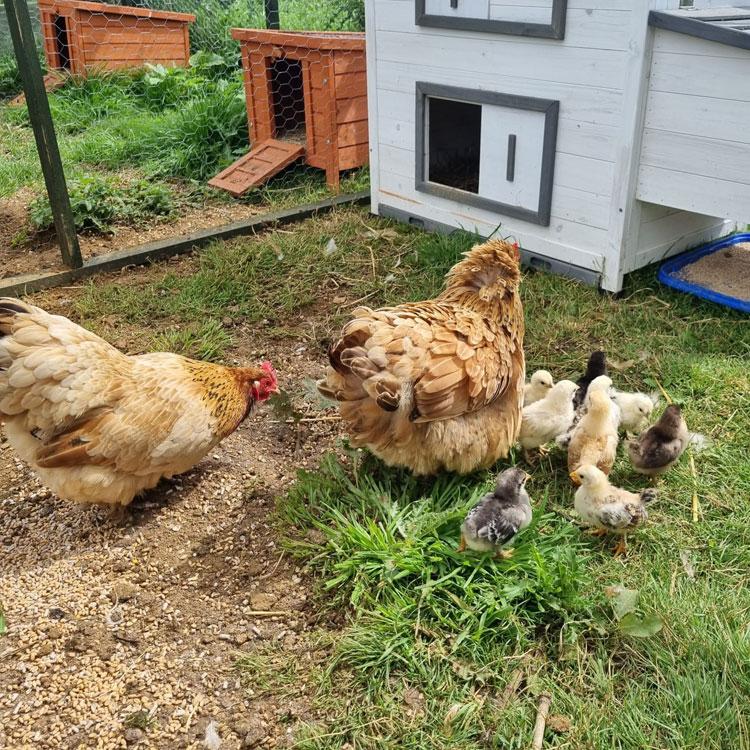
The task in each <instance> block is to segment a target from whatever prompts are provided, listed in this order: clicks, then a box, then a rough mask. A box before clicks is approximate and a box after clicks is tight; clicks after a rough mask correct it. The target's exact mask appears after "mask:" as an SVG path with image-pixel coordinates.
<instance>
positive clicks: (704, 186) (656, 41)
mask: <svg viewBox="0 0 750 750" xmlns="http://www.w3.org/2000/svg"><path fill="white" fill-rule="evenodd" d="M743 1H744V0H743ZM679 2H680V0H414V2H412V1H411V0H367V58H368V59H367V72H368V98H369V119H370V152H371V153H370V164H371V170H372V171H371V184H372V205H373V210H374V211H375V212H376V213H378V214H381V215H385V216H392V217H395V218H398V219H401V220H404V221H409V222H411V223H416V224H419V225H423V226H425V227H426V228H430V229H440V230H445V229H451V230H452V229H454V228H458V227H463V228H465V229H469V230H476V231H478V232H479V233H480V234H482V235H486V236H488V235H490V234H492V233H493V232H494V231H495V230H496V229H497V228H498V225H501V226H500V230H499V231H500V233H502V234H503V235H513V236H514V237H516V238H517V239H518V241H519V242H520V243H521V246H522V248H523V250H524V256H525V257H524V260H525V261H526V262H527V263H529V264H531V265H537V266H541V267H544V268H547V269H549V270H553V271H557V272H560V273H565V274H567V275H573V276H575V277H578V278H581V279H583V280H585V281H588V282H589V283H594V284H598V285H600V286H601V287H602V288H603V289H606V290H609V291H619V290H620V289H621V288H622V281H623V276H624V274H626V273H628V272H630V271H633V270H635V269H637V268H640V267H642V266H644V265H647V264H648V263H652V262H654V261H656V260H659V259H661V258H665V257H667V256H669V255H673V254H675V253H677V252H680V251H682V250H684V249H686V248H689V247H692V246H695V245H697V244H700V243H701V242H704V241H707V240H710V239H714V238H716V237H718V236H721V235H722V234H726V233H727V232H729V231H731V230H732V229H733V228H734V227H735V225H736V223H737V221H742V222H747V221H750V7H745V8H727V7H717V4H715V3H714V4H713V5H712V3H711V2H710V0H696V2H697V3H698V2H700V7H699V8H697V7H696V8H689V9H687V8H682V9H681V8H678V7H677V6H678V3H679ZM683 2H684V0H683ZM725 2H726V0H725Z"/></svg>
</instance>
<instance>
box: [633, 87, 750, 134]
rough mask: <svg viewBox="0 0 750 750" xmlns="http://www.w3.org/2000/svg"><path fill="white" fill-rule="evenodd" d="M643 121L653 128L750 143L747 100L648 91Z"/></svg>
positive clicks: (749, 112) (749, 108)
mask: <svg viewBox="0 0 750 750" xmlns="http://www.w3.org/2000/svg"><path fill="white" fill-rule="evenodd" d="M645 125H646V127H647V128H651V129H653V130H666V131H669V132H675V133H684V134H685V135H698V136H706V137H709V138H718V139H720V140H722V141H736V142H738V143H747V144H750V103H748V102H746V101H737V100H734V99H716V98H711V99H709V98H707V97H700V96H692V95H689V94H673V93H670V92H668V91H651V92H649V97H648V104H647V105H646V122H645Z"/></svg>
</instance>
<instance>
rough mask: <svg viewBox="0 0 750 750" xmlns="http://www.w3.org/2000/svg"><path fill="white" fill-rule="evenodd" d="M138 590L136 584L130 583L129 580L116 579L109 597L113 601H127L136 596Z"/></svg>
mask: <svg viewBox="0 0 750 750" xmlns="http://www.w3.org/2000/svg"><path fill="white" fill-rule="evenodd" d="M138 591H139V589H138V586H136V585H135V584H133V583H130V581H117V583H115V584H114V586H112V591H111V592H110V599H112V601H114V602H127V601H130V600H131V599H133V598H134V597H135V596H137V595H138Z"/></svg>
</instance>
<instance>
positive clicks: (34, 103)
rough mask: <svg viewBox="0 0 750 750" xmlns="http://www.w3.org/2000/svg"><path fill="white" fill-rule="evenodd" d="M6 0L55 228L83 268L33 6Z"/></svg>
mask: <svg viewBox="0 0 750 750" xmlns="http://www.w3.org/2000/svg"><path fill="white" fill-rule="evenodd" d="M4 3H5V11H6V13H7V15H8V26H9V28H10V36H11V39H12V40H13V48H14V50H15V52H16V61H17V62H18V68H19V70H20V72H21V79H22V80H23V90H24V94H25V95H26V104H27V105H28V108H29V119H30V120H31V127H32V128H33V130H34V138H36V147H37V151H38V152H39V160H40V162H41V164H42V173H43V174H44V182H45V184H46V185H47V193H48V195H49V202H50V205H51V206H52V215H53V216H54V219H55V231H56V232H57V241H58V243H59V245H60V252H61V253H62V259H63V262H64V263H65V265H67V266H70V267H71V268H80V267H81V266H82V265H83V260H82V258H81V248H80V246H79V245H78V237H77V236H76V227H75V221H74V220H73V211H72V210H71V207H70V196H69V195H68V188H67V185H66V184H65V172H64V171H63V165H62V161H61V159H60V149H59V148H58V146H57V138H56V137H55V127H54V125H53V123H52V113H51V112H50V109H49V102H48V101H47V92H46V91H45V89H44V79H43V78H42V68H41V66H40V65H39V58H38V57H37V52H36V43H35V41H34V31H33V29H32V27H31V18H30V17H29V9H28V6H27V5H26V0H4Z"/></svg>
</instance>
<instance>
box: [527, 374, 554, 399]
mask: <svg viewBox="0 0 750 750" xmlns="http://www.w3.org/2000/svg"><path fill="white" fill-rule="evenodd" d="M554 384H555V381H554V380H553V379H552V375H550V373H549V372H547V370H537V371H536V372H535V373H534V374H533V375H532V376H531V380H529V382H528V383H526V385H525V386H524V387H523V405H524V406H529V405H530V404H534V403H536V402H537V401H541V400H542V399H543V398H544V397H545V396H546V395H547V394H548V393H549V392H550V388H552V386H553V385H554Z"/></svg>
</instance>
